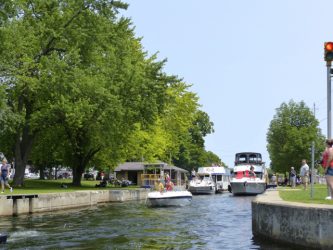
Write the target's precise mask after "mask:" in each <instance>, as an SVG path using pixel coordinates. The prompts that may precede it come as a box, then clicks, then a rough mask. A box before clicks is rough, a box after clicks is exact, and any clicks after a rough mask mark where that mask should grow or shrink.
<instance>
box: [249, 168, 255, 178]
mask: <svg viewBox="0 0 333 250" xmlns="http://www.w3.org/2000/svg"><path fill="white" fill-rule="evenodd" d="M249 176H250V177H252V178H256V173H255V172H254V167H253V166H251V167H250V172H249Z"/></svg>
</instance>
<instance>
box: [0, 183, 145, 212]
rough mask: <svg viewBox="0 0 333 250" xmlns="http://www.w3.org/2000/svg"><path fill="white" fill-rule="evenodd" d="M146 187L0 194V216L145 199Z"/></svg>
mask: <svg viewBox="0 0 333 250" xmlns="http://www.w3.org/2000/svg"><path fill="white" fill-rule="evenodd" d="M148 192H149V190H148V189H133V190H90V191H76V192H68V193H49V194H38V195H7V196H5V195H2V196H0V216H6V215H7V216H12V215H19V214H26V213H38V212H50V211H56V210H63V209H71V208H77V207H84V206H93V205H96V204H98V203H106V202H124V201H132V200H145V199H146V197H147V194H148Z"/></svg>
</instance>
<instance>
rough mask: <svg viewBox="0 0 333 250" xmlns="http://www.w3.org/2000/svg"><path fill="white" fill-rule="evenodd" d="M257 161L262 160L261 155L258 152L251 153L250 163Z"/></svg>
mask: <svg viewBox="0 0 333 250" xmlns="http://www.w3.org/2000/svg"><path fill="white" fill-rule="evenodd" d="M256 162H261V157H260V156H259V155H257V154H250V155H249V163H256Z"/></svg>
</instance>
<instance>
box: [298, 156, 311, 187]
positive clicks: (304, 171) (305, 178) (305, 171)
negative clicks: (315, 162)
mask: <svg viewBox="0 0 333 250" xmlns="http://www.w3.org/2000/svg"><path fill="white" fill-rule="evenodd" d="M309 169H310V168H309V166H308V164H306V160H304V159H303V160H302V166H301V170H300V176H301V179H302V184H303V187H304V190H306V189H307V187H308V182H309Z"/></svg>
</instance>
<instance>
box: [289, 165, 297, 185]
mask: <svg viewBox="0 0 333 250" xmlns="http://www.w3.org/2000/svg"><path fill="white" fill-rule="evenodd" d="M290 184H291V188H295V187H296V171H295V169H294V167H291V169H290Z"/></svg>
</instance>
